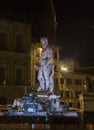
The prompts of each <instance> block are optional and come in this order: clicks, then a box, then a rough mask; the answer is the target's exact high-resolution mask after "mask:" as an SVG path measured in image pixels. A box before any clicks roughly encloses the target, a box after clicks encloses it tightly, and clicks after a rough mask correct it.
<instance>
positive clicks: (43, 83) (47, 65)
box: [38, 37, 54, 92]
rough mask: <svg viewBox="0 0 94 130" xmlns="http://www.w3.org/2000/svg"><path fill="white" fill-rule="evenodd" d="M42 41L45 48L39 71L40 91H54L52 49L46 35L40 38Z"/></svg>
mask: <svg viewBox="0 0 94 130" xmlns="http://www.w3.org/2000/svg"><path fill="white" fill-rule="evenodd" d="M40 42H41V45H42V48H43V49H42V52H41V65H40V68H39V72H38V80H39V83H40V86H39V88H38V91H41V92H53V88H54V81H53V74H54V66H53V65H52V64H51V60H52V49H51V48H49V47H48V39H47V38H46V37H43V38H40Z"/></svg>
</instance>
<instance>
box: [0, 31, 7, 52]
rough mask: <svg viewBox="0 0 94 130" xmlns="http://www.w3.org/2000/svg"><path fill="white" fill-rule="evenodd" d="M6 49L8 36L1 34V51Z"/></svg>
mask: <svg viewBox="0 0 94 130" xmlns="http://www.w3.org/2000/svg"><path fill="white" fill-rule="evenodd" d="M2 49H3V50H4V49H6V34H4V33H0V50H2Z"/></svg>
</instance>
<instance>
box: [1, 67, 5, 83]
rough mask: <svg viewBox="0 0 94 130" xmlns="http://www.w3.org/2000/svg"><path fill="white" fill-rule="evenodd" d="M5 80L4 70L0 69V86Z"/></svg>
mask: <svg viewBox="0 0 94 130" xmlns="http://www.w3.org/2000/svg"><path fill="white" fill-rule="evenodd" d="M4 80H5V69H4V68H3V67H0V85H3V81H4Z"/></svg>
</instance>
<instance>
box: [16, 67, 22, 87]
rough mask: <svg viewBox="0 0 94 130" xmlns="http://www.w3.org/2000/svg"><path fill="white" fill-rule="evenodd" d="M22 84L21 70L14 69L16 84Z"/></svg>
mask: <svg viewBox="0 0 94 130" xmlns="http://www.w3.org/2000/svg"><path fill="white" fill-rule="evenodd" d="M21 82H22V70H21V69H19V68H18V69H16V84H17V85H21Z"/></svg>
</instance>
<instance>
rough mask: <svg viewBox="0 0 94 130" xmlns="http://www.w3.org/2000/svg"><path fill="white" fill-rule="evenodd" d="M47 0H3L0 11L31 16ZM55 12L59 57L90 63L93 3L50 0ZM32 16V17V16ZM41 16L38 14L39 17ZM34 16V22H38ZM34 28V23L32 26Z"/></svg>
mask: <svg viewBox="0 0 94 130" xmlns="http://www.w3.org/2000/svg"><path fill="white" fill-rule="evenodd" d="M44 1H47V0H27V1H26V0H25V1H20V0H15V1H14V0H12V1H10V0H3V1H2V3H0V15H1V17H2V16H3V13H2V12H3V11H5V12H7V16H9V15H12V16H13V17H14V19H16V18H17V17H19V18H20V17H23V18H24V17H25V18H27V19H32V14H34V15H35V16H36V17H37V16H38V17H39V15H40V14H42V13H43V8H44ZM53 2H54V7H55V12H56V16H57V44H58V45H61V46H62V47H63V52H62V55H63V57H72V58H74V59H77V60H78V61H79V62H80V63H81V64H82V65H89V64H94V54H93V49H94V4H93V0H53ZM36 17H35V19H36ZM40 18H41V17H40ZM38 22H39V21H38V20H36V21H35V24H36V25H37V24H38ZM36 30H38V26H36Z"/></svg>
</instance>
